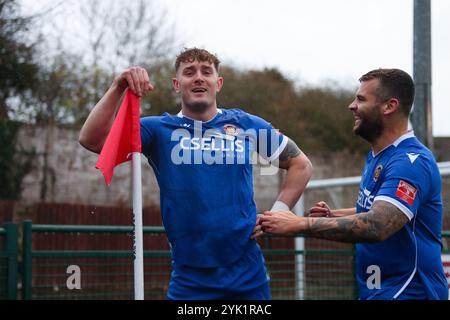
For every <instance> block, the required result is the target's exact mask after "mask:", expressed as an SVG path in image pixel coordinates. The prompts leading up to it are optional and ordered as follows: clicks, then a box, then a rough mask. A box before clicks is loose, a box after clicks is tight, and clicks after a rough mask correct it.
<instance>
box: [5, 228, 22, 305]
mask: <svg viewBox="0 0 450 320" xmlns="http://www.w3.org/2000/svg"><path fill="white" fill-rule="evenodd" d="M4 228H5V231H6V246H5V247H6V254H7V256H8V288H7V299H8V300H16V299H17V269H18V262H17V258H18V254H19V246H18V236H19V232H18V227H17V224H15V223H11V222H8V223H5V224H4Z"/></svg>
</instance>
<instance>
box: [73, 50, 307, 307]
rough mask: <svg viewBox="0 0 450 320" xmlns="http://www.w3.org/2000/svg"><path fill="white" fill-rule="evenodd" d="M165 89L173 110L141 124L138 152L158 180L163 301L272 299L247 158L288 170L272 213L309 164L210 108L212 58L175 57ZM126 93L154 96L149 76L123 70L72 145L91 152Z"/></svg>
mask: <svg viewBox="0 0 450 320" xmlns="http://www.w3.org/2000/svg"><path fill="white" fill-rule="evenodd" d="M175 73H176V77H175V78H173V80H172V84H173V88H174V90H175V91H176V93H177V94H178V95H179V96H180V100H181V111H180V112H179V113H178V114H175V115H171V114H168V113H165V114H163V115H162V116H150V117H144V118H141V138H142V151H143V154H144V155H145V156H146V157H147V158H148V161H149V164H150V165H151V167H152V168H153V171H154V173H155V175H156V178H157V180H158V184H159V187H160V192H161V193H160V200H161V214H162V218H163V224H164V227H165V230H166V232H167V236H168V239H169V241H170V244H171V251H172V260H173V261H172V267H173V268H172V274H171V279H170V283H169V289H168V293H167V297H168V298H169V299H256V300H264V299H270V290H269V278H268V275H267V270H266V267H265V263H264V258H263V255H262V253H261V250H260V247H259V246H258V244H257V242H256V241H255V239H254V237H255V236H256V233H258V232H260V230H258V229H257V230H254V228H255V225H257V218H256V205H255V202H254V200H253V181H252V179H253V173H252V164H253V162H252V158H253V157H252V155H253V153H254V152H253V151H256V152H258V153H259V154H260V155H261V156H263V157H264V158H266V160H268V161H270V162H272V163H273V164H278V165H279V167H280V168H283V169H286V170H287V174H286V177H285V180H284V184H283V186H282V189H281V191H280V193H279V196H278V198H277V201H276V202H275V203H274V205H273V207H272V209H271V210H273V211H281V210H289V209H290V208H291V207H293V206H294V205H295V203H296V202H297V200H298V199H299V197H300V195H301V193H302V192H303V190H304V189H305V186H306V184H307V183H308V181H309V179H310V177H311V174H312V166H311V163H310V161H309V160H308V158H307V157H306V155H305V154H304V153H302V152H301V151H300V150H299V148H298V147H297V145H296V144H295V143H294V142H293V141H292V140H290V139H289V138H288V137H287V136H285V135H283V134H281V133H279V132H278V131H276V130H274V128H273V127H272V125H271V124H270V123H268V122H267V121H265V120H263V119H261V118H259V117H257V116H254V115H251V114H248V113H246V112H244V111H242V110H240V109H225V108H218V107H217V103H216V95H217V93H218V92H219V91H220V89H221V88H222V85H223V78H222V77H220V76H219V60H218V58H217V57H216V56H215V55H213V54H211V53H209V52H208V51H206V50H203V49H197V48H193V49H187V50H185V51H183V52H181V54H180V55H178V57H177V59H176V61H175ZM127 88H130V89H131V90H132V91H133V92H135V93H136V94H137V95H138V96H145V95H147V94H148V93H149V92H150V91H152V90H153V89H154V88H153V85H152V84H151V83H150V81H149V75H148V73H147V71H146V70H145V69H143V68H141V67H133V68H129V69H127V70H125V71H124V72H122V73H121V74H120V75H119V76H118V77H117V78H116V79H115V80H114V82H113V84H112V85H111V87H110V88H109V90H108V91H107V92H106V94H105V95H104V96H103V98H102V99H101V100H100V101H99V102H98V103H97V105H96V106H95V107H94V109H93V110H92V111H91V113H90V115H89V117H88V119H87V120H86V122H85V124H84V126H83V128H82V130H81V132H80V143H81V144H82V145H83V146H84V147H86V148H87V149H89V150H91V151H94V152H97V153H99V152H100V151H101V149H102V146H103V144H104V141H105V139H106V137H107V135H108V132H109V130H110V128H111V124H112V122H113V119H114V113H115V110H116V107H117V105H118V103H119V101H120V99H121V97H122V95H123V93H124V92H125V90H126V89H127Z"/></svg>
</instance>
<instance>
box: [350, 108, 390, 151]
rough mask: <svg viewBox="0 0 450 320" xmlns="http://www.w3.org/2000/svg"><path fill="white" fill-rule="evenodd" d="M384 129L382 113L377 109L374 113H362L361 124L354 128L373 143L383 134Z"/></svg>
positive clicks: (354, 130)
mask: <svg viewBox="0 0 450 320" xmlns="http://www.w3.org/2000/svg"><path fill="white" fill-rule="evenodd" d="M383 129H384V125H383V121H382V117H381V114H380V113H379V112H378V110H376V111H374V112H373V113H372V114H365V115H361V116H360V122H359V125H358V126H357V127H356V128H354V129H353V132H354V133H355V134H356V135H358V136H360V137H361V138H363V139H365V140H367V141H368V142H369V143H372V142H374V141H375V140H376V139H378V138H379V137H380V136H381V133H382V132H383Z"/></svg>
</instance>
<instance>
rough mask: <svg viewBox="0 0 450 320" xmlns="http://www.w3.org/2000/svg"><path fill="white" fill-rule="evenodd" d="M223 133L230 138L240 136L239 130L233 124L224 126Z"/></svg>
mask: <svg viewBox="0 0 450 320" xmlns="http://www.w3.org/2000/svg"><path fill="white" fill-rule="evenodd" d="M223 132H225V134H227V135H230V136H237V135H238V134H239V128H238V127H236V126H234V125H232V124H226V125H224V126H223Z"/></svg>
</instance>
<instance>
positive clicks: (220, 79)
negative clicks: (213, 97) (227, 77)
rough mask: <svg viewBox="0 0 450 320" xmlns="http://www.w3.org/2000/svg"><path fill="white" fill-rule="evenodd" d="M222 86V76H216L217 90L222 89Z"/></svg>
mask: <svg viewBox="0 0 450 320" xmlns="http://www.w3.org/2000/svg"><path fill="white" fill-rule="evenodd" d="M222 86H223V78H222V77H218V78H217V92H219V91H220V89H222Z"/></svg>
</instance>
